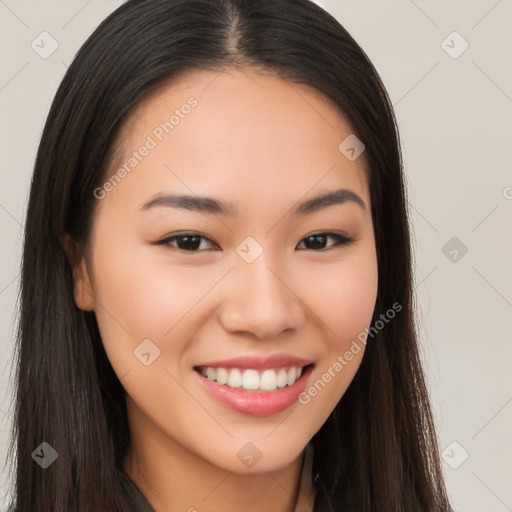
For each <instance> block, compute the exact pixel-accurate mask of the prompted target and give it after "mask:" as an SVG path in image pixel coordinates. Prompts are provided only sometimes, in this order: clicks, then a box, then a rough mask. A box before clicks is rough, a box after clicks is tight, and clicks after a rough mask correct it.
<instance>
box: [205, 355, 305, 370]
mask: <svg viewBox="0 0 512 512" xmlns="http://www.w3.org/2000/svg"><path fill="white" fill-rule="evenodd" d="M312 363H313V361H311V360H309V359H303V358H301V357H295V356H291V355H289V354H274V355H272V356H267V357H261V356H247V357H234V358H232V359H223V360H222V361H221V360H218V361H208V362H205V363H201V364H199V365H197V366H209V367H210V368H244V369H248V368H254V369H255V370H266V369H270V368H281V367H283V366H297V367H298V366H301V367H302V366H307V365H309V364H312Z"/></svg>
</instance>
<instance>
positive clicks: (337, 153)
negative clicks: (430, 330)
mask: <svg viewBox="0 0 512 512" xmlns="http://www.w3.org/2000/svg"><path fill="white" fill-rule="evenodd" d="M411 283H412V271H411V250H410V241H409V228H408V221H407V211H406V198H405V190H404V183H403V175H402V163H401V157H400V146H399V138H398V134H397V129H396V126H395V119H394V115H393V111H392V107H391V104H390V101H389V98H388V96H387V94H386V91H385V89H384V86H383V85H382V83H381V81H380V79H379V77H378V74H377V72H376V71H375V69H374V68H373V66H372V65H371V63H370V62H369V60H368V58H367V57H366V55H365V54H364V52H363V51H362V50H361V48H360V47H359V46H358V45H357V43H356V42H355V41H354V40H353V39H352V38H351V36H350V35H349V34H348V33H347V32H346V31H345V30H344V29H343V28H342V27H341V26H340V24H339V23H338V22H337V21H336V20H335V19H334V18H333V17H332V16H330V15H329V14H328V13H326V12H325V11H324V10H322V9H321V8H320V7H318V6H317V5H315V4H313V3H312V2H310V1H308V0H299V1H297V0H293V1H291V0H264V1H257V2H256V1H253V0H251V1H249V0H186V1H185V0H129V1H128V2H126V3H125V4H124V5H122V6H121V7H120V8H119V9H117V10H116V11H115V12H114V13H113V14H111V15H110V16H109V17H108V18H107V19H106V20H105V21H104V22H103V23H102V24H101V25H100V26H99V27H98V29H97V30H96V31H95V32H94V33H93V34H92V35H91V36H90V37H89V39H88V40H87V41H86V43H85V44H84V45H83V47H82V48H81V49H80V51H79V53H78V54H77V56H76V58H75V60H74V61H73V63H72V64H71V66H70V67H69V69H68V72H67V73H66V76H65V77H64V79H63V81H62V84H61V86H60V88H59V90H58V91H57V94H56V96H55V99H54V102H53V105H52V108H51V111H50V113H49V116H48V119H47V122H46V126H45V129H44V133H43V136H42V139H41V143H40V147H39V151H38V155H37V161H36V165H35V170H34V176H33V181H32V184H31V192H30V199H29V205H28V214H27V222H26V231H25V240H24V253H23V270H22V291H21V315H20V326H19V334H18V340H17V341H18V344H17V351H18V352H17V356H18V366H17V393H16V415H15V432H14V437H13V439H15V440H14V441H13V445H12V447H11V448H12V452H14V453H15V455H14V457H15V464H16V468H15V471H16V473H15V474H16V477H15V503H13V508H12V509H13V510H16V511H17V512H28V511H30V512H32V511H33V510H38V511H59V512H61V511H62V512H64V511H66V512H68V511H74V510H76V511H85V510H101V511H104V510H105V511H106V510H108V511H113V510H115V511H117V510H119V511H121V510H156V511H167V510H189V511H194V510H197V511H202V510H208V511H217V510H224V511H225V510H235V509H236V510H238V509H241V510H246V511H253V510H269V511H270V510H272V511H275V512H280V511H293V510H296V511H299V510H301V511H302V510H314V511H315V512H319V511H322V512H323V511H336V512H338V511H356V510H357V511H358V512H370V511H379V512H391V511H392V512H399V511H402V512H414V511H418V512H419V511H421V512H427V511H428V512H434V511H435V512H438V511H439V512H440V511H447V510H450V506H449V503H448V499H447V497H446V491H445V487H444V483H443V478H442V472H441V468H440V462H439V456H438V448H437V441H436V436H435V431H434V425H433V420H432V414H431V410H430V406H429V401H428V396H427V391H426V385H425V381H424V376H423V372H422V369H421V364H420V359H419V355H418V347H417V341H416V334H415V326H414V323H413V317H414V310H413V299H412V286H411ZM28 418H29V419H28Z"/></svg>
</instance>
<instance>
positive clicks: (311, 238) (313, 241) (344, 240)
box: [297, 232, 355, 252]
mask: <svg viewBox="0 0 512 512" xmlns="http://www.w3.org/2000/svg"><path fill="white" fill-rule="evenodd" d="M327 240H331V241H333V240H334V243H333V244H331V246H330V247H336V246H345V245H349V244H351V243H352V242H354V241H355V239H354V238H351V237H348V236H345V235H340V234H338V233H329V232H327V233H312V234H311V235H308V236H307V237H306V238H304V239H303V240H302V241H301V242H300V243H303V242H304V241H307V242H309V244H310V249H313V250H316V251H317V252H319V250H325V249H326V248H325V242H326V241H327ZM299 245H300V244H299ZM311 246H312V247H311ZM297 247H298V246H297Z"/></svg>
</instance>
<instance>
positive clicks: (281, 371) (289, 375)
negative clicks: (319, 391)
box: [194, 363, 315, 416]
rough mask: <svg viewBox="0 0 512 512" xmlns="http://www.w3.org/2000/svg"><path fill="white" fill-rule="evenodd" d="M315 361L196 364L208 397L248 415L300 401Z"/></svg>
mask: <svg viewBox="0 0 512 512" xmlns="http://www.w3.org/2000/svg"><path fill="white" fill-rule="evenodd" d="M314 366H315V364H314V363H310V364H306V365H304V366H300V365H299V366H280V367H274V368H265V369H257V368H240V367H231V368H230V367H224V366H205V365H201V366H195V367H194V374H195V375H196V376H197V379H198V380H199V384H200V385H201V386H202V388H203V389H204V390H205V391H206V393H207V396H209V397H210V398H213V399H214V400H215V401H216V402H217V403H218V404H220V405H223V406H224V407H226V408H228V409H230V410H232V411H235V412H237V413H241V414H244V415H249V416H270V415H273V414H277V413H279V412H282V411H284V410H285V409H288V408H289V407H291V406H292V405H294V404H297V403H298V402H299V401H298V397H299V395H300V393H302V392H303V391H304V389H305V388H306V385H307V380H308V378H309V376H310V375H311V372H312V370H313V368H314Z"/></svg>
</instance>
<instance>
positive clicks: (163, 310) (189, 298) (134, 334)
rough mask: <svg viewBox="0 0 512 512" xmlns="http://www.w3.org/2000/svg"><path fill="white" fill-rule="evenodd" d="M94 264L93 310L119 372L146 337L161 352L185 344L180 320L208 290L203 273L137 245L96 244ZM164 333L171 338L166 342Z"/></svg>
mask: <svg viewBox="0 0 512 512" xmlns="http://www.w3.org/2000/svg"><path fill="white" fill-rule="evenodd" d="M93 268H94V276H95V286H94V294H95V299H96V307H95V313H96V317H97V321H98V326H99V329H100V333H101V337H102V340H103V344H104V347H105V350H106V352H107V354H108V356H109V359H110V360H111V362H112V364H113V366H114V365H116V366H117V367H118V368H119V371H120V372H121V371H123V370H125V369H129V368H130V367H132V366H133V364H134V361H135V362H137V361H136V360H135V359H134V353H133V351H134V350H135V349H136V347H138V345H139V344H140V343H141V342H142V341H143V340H145V339H150V340H152V341H153V342H154V343H155V344H156V346H157V347H159V348H160V349H161V350H162V351H163V350H164V349H165V351H166V352H167V351H168V350H171V351H172V352H173V353H174V354H177V353H179V352H180V351H181V350H182V349H183V347H182V346H181V345H182V344H183V343H184V341H183V342H180V340H186V337H185V336H181V335H180V329H181V326H182V324H184V323H185V322H183V321H182V319H184V318H186V315H187V313H189V312H190V311H191V309H192V308H193V306H194V305H195V304H196V303H197V302H198V301H199V300H200V299H201V297H202V296H203V295H204V294H205V293H206V291H207V290H208V283H207V282H206V283H205V281H204V279H201V276H199V275H195V273H194V272H190V271H185V270H184V269H183V268H180V267H178V266H175V267H172V266H171V265H169V266H165V265H162V263H161V262H155V261H151V258H148V257H147V255H146V254H145V252H144V251H138V252H136V251H133V250H132V251H130V250H126V251H123V250H117V251H115V252H114V251H111V250H109V251H108V253H107V252H106V251H103V250H102V249H98V250H97V252H96V254H95V255H94V260H93ZM166 338H172V340H173V343H172V344H167V345H166V346H163V341H162V340H164V339H166ZM180 343H181V345H180Z"/></svg>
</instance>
